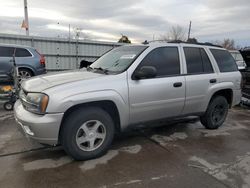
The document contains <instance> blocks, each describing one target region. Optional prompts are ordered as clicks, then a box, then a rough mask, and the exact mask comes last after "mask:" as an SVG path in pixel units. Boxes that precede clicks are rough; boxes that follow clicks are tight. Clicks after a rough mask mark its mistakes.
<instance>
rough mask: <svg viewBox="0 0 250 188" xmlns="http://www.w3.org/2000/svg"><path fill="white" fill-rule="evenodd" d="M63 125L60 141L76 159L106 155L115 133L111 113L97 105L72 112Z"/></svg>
mask: <svg viewBox="0 0 250 188" xmlns="http://www.w3.org/2000/svg"><path fill="white" fill-rule="evenodd" d="M62 126H63V127H62V130H61V133H60V141H61V143H62V146H63V148H64V150H65V151H66V153H67V154H68V155H70V156H72V157H73V158H74V159H75V160H88V159H93V158H97V157H100V156H102V155H104V154H105V153H106V152H107V150H108V149H109V147H110V145H111V143H112V141H113V138H114V133H115V126H114V122H113V120H112V118H111V117H110V115H109V114H108V113H107V112H106V111H104V110H102V109H101V108H97V107H89V108H81V109H78V110H76V111H74V112H72V113H71V114H70V115H69V116H68V117H67V118H66V120H65V121H64V123H63V125H62ZM98 126H99V127H98ZM97 127H98V128H97ZM97 137H99V138H97ZM93 140H94V141H93ZM92 146H93V147H92Z"/></svg>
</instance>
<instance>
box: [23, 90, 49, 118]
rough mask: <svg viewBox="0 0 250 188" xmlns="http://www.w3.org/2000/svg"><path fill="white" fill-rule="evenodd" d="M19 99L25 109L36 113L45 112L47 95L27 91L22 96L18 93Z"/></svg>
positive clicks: (47, 100)
mask: <svg viewBox="0 0 250 188" xmlns="http://www.w3.org/2000/svg"><path fill="white" fill-rule="evenodd" d="M20 99H21V101H22V103H23V106H24V107H25V109H26V110H28V111H30V112H33V113H36V114H45V112H46V108H47V105H48V102H49V97H48V96H47V95H46V94H43V93H28V94H27V95H26V96H24V95H22V94H21V93H20Z"/></svg>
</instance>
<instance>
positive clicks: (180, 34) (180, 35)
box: [160, 25, 186, 41]
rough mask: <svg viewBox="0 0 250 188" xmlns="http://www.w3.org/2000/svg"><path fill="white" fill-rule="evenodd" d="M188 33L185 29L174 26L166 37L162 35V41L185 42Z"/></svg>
mask: <svg viewBox="0 0 250 188" xmlns="http://www.w3.org/2000/svg"><path fill="white" fill-rule="evenodd" d="M185 35H186V32H185V29H184V28H183V27H181V26H180V25H175V26H172V27H171V28H170V29H169V31H168V32H167V34H166V35H162V36H161V37H160V40H164V41H185V40H186V37H185Z"/></svg>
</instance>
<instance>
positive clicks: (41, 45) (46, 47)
mask: <svg viewBox="0 0 250 188" xmlns="http://www.w3.org/2000/svg"><path fill="white" fill-rule="evenodd" d="M0 43H4V44H19V45H26V46H32V47H35V48H36V49H37V50H38V51H39V52H40V53H41V54H43V55H44V56H45V57H46V67H47V69H48V70H65V69H76V68H79V64H80V62H81V60H86V61H90V62H93V61H94V60H96V59H97V58H98V57H100V56H101V55H102V54H104V53H105V52H107V51H108V50H110V49H112V48H114V47H117V46H120V45H121V44H119V43H111V42H99V41H90V40H79V41H77V40H72V39H71V40H68V39H60V38H45V37H27V36H23V35H9V34H0Z"/></svg>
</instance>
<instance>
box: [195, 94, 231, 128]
mask: <svg viewBox="0 0 250 188" xmlns="http://www.w3.org/2000/svg"><path fill="white" fill-rule="evenodd" d="M228 109H229V104H228V102H227V99H226V98H225V97H223V96H215V97H214V98H213V99H212V100H211V101H210V103H209V106H208V108H207V111H206V112H205V114H204V115H203V116H201V117H200V120H201V123H202V124H203V125H204V127H205V128H207V129H218V128H219V127H220V126H221V125H222V124H223V123H224V121H225V119H226V117H227V113H228Z"/></svg>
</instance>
